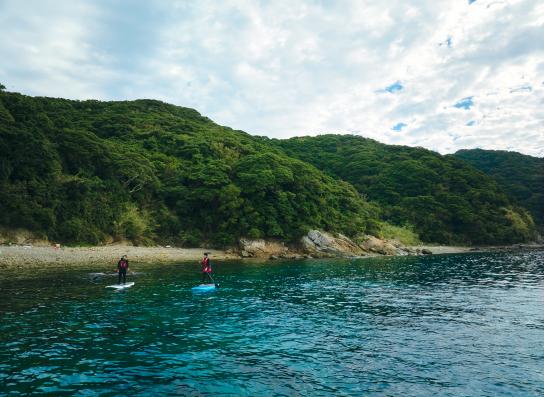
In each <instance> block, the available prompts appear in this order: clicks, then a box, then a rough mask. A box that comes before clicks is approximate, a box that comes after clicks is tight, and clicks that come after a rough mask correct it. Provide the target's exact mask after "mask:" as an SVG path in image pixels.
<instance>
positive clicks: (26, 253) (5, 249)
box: [0, 245, 542, 269]
mask: <svg viewBox="0 0 544 397" xmlns="http://www.w3.org/2000/svg"><path fill="white" fill-rule="evenodd" d="M535 247H536V248H539V247H540V248H542V245H534V246H533V245H523V246H522V245H516V246H509V247H505V246H500V247H466V246H447V245H419V246H413V247H410V248H411V249H412V250H413V251H414V252H415V251H416V250H419V251H421V250H423V249H427V250H429V251H430V252H432V254H433V255H441V254H459V253H468V252H485V251H501V250H509V249H521V248H535ZM204 252H210V253H211V257H212V258H213V260H229V259H231V260H232V259H240V260H241V259H242V258H241V256H240V255H239V253H237V252H235V251H233V250H228V251H222V250H215V249H207V248H166V247H135V246H127V245H108V246H100V247H61V248H55V247H54V246H32V245H11V246H9V245H0V268H3V269H7V268H25V269H28V268H43V267H48V266H59V265H60V266H67V267H81V266H89V265H101V266H104V265H112V266H115V265H116V264H117V261H118V260H119V258H120V257H121V256H122V255H127V256H128V258H129V259H130V261H131V263H134V264H138V263H142V264H143V263H173V262H189V261H198V260H200V259H201V258H202V254H203V253H204ZM369 256H379V255H377V254H370V255H369ZM243 260H255V259H243ZM259 260H266V259H259Z"/></svg>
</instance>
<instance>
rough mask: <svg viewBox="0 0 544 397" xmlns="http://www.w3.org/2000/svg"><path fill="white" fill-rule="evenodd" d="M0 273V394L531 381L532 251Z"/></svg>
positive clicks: (374, 390) (475, 388)
mask: <svg viewBox="0 0 544 397" xmlns="http://www.w3.org/2000/svg"><path fill="white" fill-rule="evenodd" d="M134 267H135V270H137V271H138V272H139V274H138V275H136V276H133V277H130V280H131V281H135V282H136V285H135V286H134V287H132V288H130V289H128V290H125V291H121V292H116V291H114V290H110V289H106V288H104V287H105V286H106V285H107V284H111V283H112V281H114V280H113V279H112V278H104V279H102V280H97V281H96V282H94V283H93V282H92V281H91V279H90V277H89V275H88V273H89V272H92V271H99V270H103V269H96V268H95V269H91V268H89V269H78V270H77V271H73V272H71V273H68V272H66V271H64V270H62V269H56V270H53V271H50V272H48V273H47V274H46V273H39V274H29V273H25V272H18V273H16V272H12V271H4V272H3V274H2V275H1V276H0V288H1V289H0V321H1V322H0V395H8V396H11V395H28V394H31V393H36V394H50V395H55V396H57V395H77V396H95V395H108V396H113V395H129V394H130V395H132V396H148V395H157V396H158V395H161V396H162V395H188V396H191V395H194V396H200V395H209V396H212V395H213V396H218V395H221V396H223V395H231V396H258V395H263V396H272V395H277V396H298V395H302V396H321V395H322V396H363V395H364V396H542V395H544V252H543V251H533V252H512V253H501V254H497V253H494V254H484V253H480V254H465V255H446V256H432V257H412V258H380V259H363V260H306V261H288V262H268V263H253V262H244V263H241V262H224V263H216V264H215V270H216V277H217V280H218V281H220V283H221V289H220V290H219V291H218V292H215V293H210V294H204V295H193V294H192V293H191V292H190V288H191V287H192V286H193V285H195V278H196V277H198V274H195V272H196V271H197V270H198V266H197V265H194V264H171V265H156V266H143V265H142V266H134Z"/></svg>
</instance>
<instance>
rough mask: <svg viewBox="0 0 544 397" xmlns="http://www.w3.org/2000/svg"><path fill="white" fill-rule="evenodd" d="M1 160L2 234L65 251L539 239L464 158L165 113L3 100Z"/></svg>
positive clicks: (128, 104)
mask: <svg viewBox="0 0 544 397" xmlns="http://www.w3.org/2000/svg"><path fill="white" fill-rule="evenodd" d="M0 155H1V157H0V226H3V227H7V228H8V229H9V228H24V229H28V230H31V231H33V232H34V233H36V234H37V235H40V236H42V237H47V238H48V239H50V240H53V241H60V242H66V243H87V244H97V243H103V242H108V241H113V240H122V239H128V240H131V241H133V242H135V243H138V244H146V243H153V242H159V243H173V244H182V245H190V246H196V245H200V244H215V245H218V246H225V245H230V244H233V243H235V242H236V241H237V240H238V238H239V237H241V236H247V237H254V238H257V237H265V238H278V239H282V240H285V241H296V240H298V239H299V238H300V236H302V235H303V234H305V233H306V232H307V231H308V230H309V229H311V228H317V229H321V230H326V231H330V232H341V233H343V234H346V235H348V236H355V235H357V234H361V233H380V232H384V231H386V230H389V231H393V232H395V233H396V232H403V233H404V232H407V230H408V229H415V231H416V232H417V233H419V235H420V237H421V238H422V239H423V240H425V241H429V242H439V243H472V244H501V243H512V242H518V241H525V240H528V239H530V238H532V236H533V232H534V226H533V225H532V220H531V217H530V216H529V215H528V214H527V212H526V211H524V210H523V209H522V208H520V207H516V206H514V205H513V204H512V202H511V199H510V198H509V197H508V196H507V195H506V194H505V193H504V192H503V191H502V190H501V189H500V188H499V187H498V186H497V184H496V183H495V181H494V180H493V179H492V178H490V177H488V176H486V175H485V174H483V173H481V172H479V171H477V170H476V169H475V168H473V167H471V166H470V165H468V164H467V163H465V162H463V161H461V160H458V159H456V158H453V157H451V156H445V157H444V156H440V155H438V154H436V153H434V152H431V151H428V150H424V149H414V148H408V147H399V146H388V145H383V144H380V143H378V142H375V141H372V140H368V139H363V138H360V137H353V136H335V135H327V136H320V137H317V138H294V139H290V140H286V141H278V140H270V139H267V138H262V137H253V136H251V135H248V134H246V133H244V132H242V131H235V130H232V129H230V128H227V127H222V126H219V125H217V124H215V123H214V122H212V121H211V120H209V119H208V118H206V117H203V116H201V115H200V114H199V113H198V112H196V111H195V110H192V109H187V108H183V107H178V106H173V105H169V104H166V103H162V102H159V101H154V100H137V101H125V102H100V101H72V100H65V99H55V98H41V97H29V96H25V95H21V94H17V93H10V92H5V91H1V90H0ZM383 220H388V221H390V222H392V223H394V224H396V225H400V226H406V228H405V229H395V228H394V227H391V226H389V225H387V224H385V225H384V223H383ZM384 233H385V232H384Z"/></svg>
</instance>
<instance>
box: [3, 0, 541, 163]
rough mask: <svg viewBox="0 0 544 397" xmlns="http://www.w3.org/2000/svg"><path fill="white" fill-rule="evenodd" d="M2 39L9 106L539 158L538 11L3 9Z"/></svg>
mask: <svg viewBox="0 0 544 397" xmlns="http://www.w3.org/2000/svg"><path fill="white" fill-rule="evenodd" d="M0 24H1V26H2V27H3V31H4V34H3V35H2V36H1V37H0V59H1V60H2V61H1V62H0V82H2V83H3V84H4V85H6V86H7V88H8V89H9V90H12V91H19V92H23V93H26V94H30V95H45V96H57V97H67V98H76V99H86V98H95V99H101V100H118V99H135V98H154V99H160V100H163V101H166V102H169V103H173V104H176V105H181V106H187V107H192V108H195V109H197V110H198V111H199V112H201V113H202V114H204V115H206V116H208V117H210V118H211V119H213V120H214V121H216V122H218V123H220V124H223V125H228V126H230V127H233V128H235V129H241V130H244V131H247V132H249V133H251V134H256V135H267V136H270V137H278V138H285V137H290V136H295V135H317V134H321V133H352V134H358V135H362V136H366V137H370V138H374V139H377V140H379V141H382V142H385V143H391V144H405V145H411V146H423V147H427V148H430V149H433V150H436V151H439V152H441V153H451V152H454V151H455V150H457V149H460V148H473V147H482V148H487V149H504V150H516V151H520V152H523V153H527V154H531V155H536V156H544V40H543V39H542V38H543V37H544V3H542V1H536V0H517V1H515V0H511V1H496V0H489V1H485V0H478V1H467V0H448V1H440V0H419V1H405V0H404V1H403V0H391V1H387V2H383V1H359V0H352V1H350V0H338V1H325V0H322V1H317V0H316V1H296V2H293V1H287V0H276V1H243V0H225V1H196V0H195V1H167V0H161V1H153V2H151V1H143V0H141V1H138V0H132V1H128V0H127V1H122V0H110V1H106V0H95V1H81V0H69V1H68V0H57V1H47V0H44V1H38V0H26V1H19V0H0Z"/></svg>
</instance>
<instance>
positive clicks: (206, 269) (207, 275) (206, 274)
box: [201, 256, 213, 283]
mask: <svg viewBox="0 0 544 397" xmlns="http://www.w3.org/2000/svg"><path fill="white" fill-rule="evenodd" d="M201 264H202V282H204V281H206V280H208V281H209V282H210V283H213V280H212V276H211V273H212V265H211V264H210V258H208V257H207V256H205V257H204V258H202V262H201Z"/></svg>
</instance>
